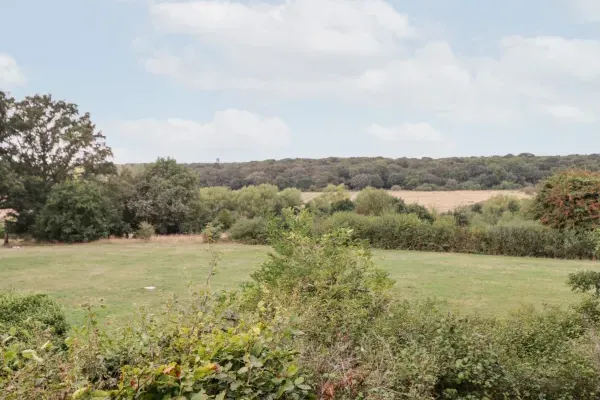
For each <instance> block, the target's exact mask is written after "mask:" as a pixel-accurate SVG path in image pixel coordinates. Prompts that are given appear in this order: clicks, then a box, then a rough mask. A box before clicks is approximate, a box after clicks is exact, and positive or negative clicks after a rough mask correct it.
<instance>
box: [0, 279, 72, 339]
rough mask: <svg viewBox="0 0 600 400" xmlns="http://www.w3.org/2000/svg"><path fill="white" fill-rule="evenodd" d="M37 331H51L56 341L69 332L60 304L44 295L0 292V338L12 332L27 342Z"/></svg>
mask: <svg viewBox="0 0 600 400" xmlns="http://www.w3.org/2000/svg"><path fill="white" fill-rule="evenodd" d="M36 330H42V331H45V330H50V331H51V333H52V334H53V335H55V336H57V337H60V336H63V335H64V334H65V333H66V332H67V330H68V325H67V322H66V319H65V315H64V313H63V311H62V309H61V308H60V307H59V306H58V304H57V303H56V302H54V301H53V300H51V299H50V298H49V297H48V296H46V295H43V294H32V295H20V294H17V293H13V292H5V291H0V336H1V335H2V334H3V333H4V334H8V333H9V332H12V333H11V334H12V335H16V336H18V337H19V338H20V339H22V340H23V341H28V339H29V338H31V335H32V334H33V333H34V332H35V331H36ZM4 339H6V338H4ZM0 341H1V340H0Z"/></svg>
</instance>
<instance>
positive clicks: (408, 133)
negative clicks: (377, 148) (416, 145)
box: [367, 122, 444, 142]
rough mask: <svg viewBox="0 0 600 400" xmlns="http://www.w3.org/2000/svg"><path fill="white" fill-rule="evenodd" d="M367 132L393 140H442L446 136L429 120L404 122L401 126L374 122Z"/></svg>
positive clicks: (386, 139)
mask: <svg viewBox="0 0 600 400" xmlns="http://www.w3.org/2000/svg"><path fill="white" fill-rule="evenodd" d="M367 133H368V134H369V135H371V136H375V137H376V138H378V139H381V140H385V141H391V142H442V141H444V136H443V135H442V134H441V133H440V132H439V131H438V130H436V129H434V128H433V127H432V126H431V125H429V123H427V122H419V123H414V124H413V123H404V124H402V125H399V126H392V127H384V126H381V125H378V124H372V125H371V126H369V127H368V128H367Z"/></svg>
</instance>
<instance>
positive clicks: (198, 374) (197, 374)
mask: <svg viewBox="0 0 600 400" xmlns="http://www.w3.org/2000/svg"><path fill="white" fill-rule="evenodd" d="M215 370H216V364H213V363H210V364H206V365H203V366H201V367H198V368H196V369H195V370H194V379H196V380H199V379H202V378H204V377H206V376H208V375H212V374H213V372H214V371H215Z"/></svg>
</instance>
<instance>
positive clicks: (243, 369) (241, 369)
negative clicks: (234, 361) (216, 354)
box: [237, 367, 248, 375]
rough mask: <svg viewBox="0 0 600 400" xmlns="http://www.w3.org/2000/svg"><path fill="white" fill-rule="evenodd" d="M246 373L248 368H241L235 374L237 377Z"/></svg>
mask: <svg viewBox="0 0 600 400" xmlns="http://www.w3.org/2000/svg"><path fill="white" fill-rule="evenodd" d="M247 372H248V367H242V368H240V369H238V371H237V373H238V374H239V375H243V374H245V373H247Z"/></svg>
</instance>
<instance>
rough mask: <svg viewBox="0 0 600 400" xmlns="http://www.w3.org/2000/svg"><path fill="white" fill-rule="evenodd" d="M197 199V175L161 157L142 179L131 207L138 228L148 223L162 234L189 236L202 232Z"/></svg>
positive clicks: (130, 203)
mask: <svg viewBox="0 0 600 400" xmlns="http://www.w3.org/2000/svg"><path fill="white" fill-rule="evenodd" d="M197 200H198V177H197V175H196V174H195V173H194V172H193V171H192V170H191V169H189V168H187V167H185V166H183V165H180V164H177V162H176V161H175V160H173V159H164V158H159V159H158V160H157V161H156V163H154V164H152V165H150V166H149V167H148V168H147V169H146V170H145V171H144V173H143V174H142V176H141V177H140V179H139V180H138V182H137V186H136V190H135V194H134V195H133V198H132V199H131V200H130V201H129V204H128V207H129V209H130V210H131V212H132V213H133V215H135V222H136V225H138V224H139V223H141V222H142V221H146V222H149V223H151V224H152V225H154V227H155V228H156V230H157V232H158V233H161V234H173V233H185V232H191V231H195V230H198V229H200V227H198V226H195V225H196V222H197V221H196V215H195V211H196V206H197V203H198V202H197Z"/></svg>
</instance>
